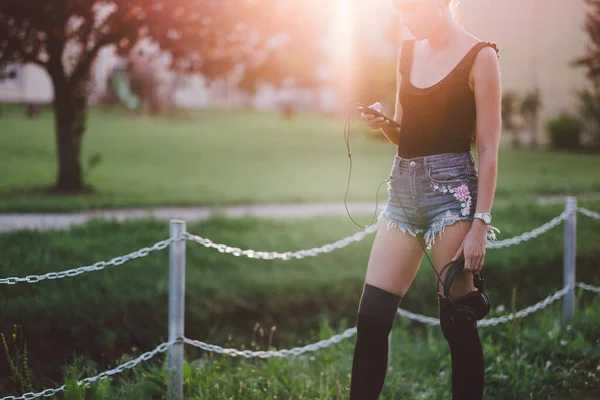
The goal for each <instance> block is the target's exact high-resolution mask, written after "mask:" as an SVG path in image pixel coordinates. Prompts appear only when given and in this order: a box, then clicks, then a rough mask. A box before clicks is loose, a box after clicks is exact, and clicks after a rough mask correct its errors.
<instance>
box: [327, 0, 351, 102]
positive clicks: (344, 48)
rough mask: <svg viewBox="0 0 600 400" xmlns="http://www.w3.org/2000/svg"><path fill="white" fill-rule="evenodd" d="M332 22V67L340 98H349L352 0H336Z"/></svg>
mask: <svg viewBox="0 0 600 400" xmlns="http://www.w3.org/2000/svg"><path fill="white" fill-rule="evenodd" d="M335 10H336V13H335V19H334V22H333V39H334V40H333V49H332V57H333V68H334V76H335V80H336V83H337V85H339V90H340V94H341V96H342V97H341V98H342V99H348V98H351V94H352V78H353V65H354V61H353V60H354V30H355V13H354V10H355V8H354V0H336V8H335Z"/></svg>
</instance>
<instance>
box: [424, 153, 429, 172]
mask: <svg viewBox="0 0 600 400" xmlns="http://www.w3.org/2000/svg"><path fill="white" fill-rule="evenodd" d="M423 170H424V171H425V172H428V171H429V157H428V156H425V157H423Z"/></svg>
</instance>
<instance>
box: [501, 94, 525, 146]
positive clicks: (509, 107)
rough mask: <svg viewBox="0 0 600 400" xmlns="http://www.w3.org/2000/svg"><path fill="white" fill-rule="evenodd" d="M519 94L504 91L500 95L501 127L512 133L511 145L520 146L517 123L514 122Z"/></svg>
mask: <svg viewBox="0 0 600 400" xmlns="http://www.w3.org/2000/svg"><path fill="white" fill-rule="evenodd" d="M518 102H519V96H518V95H517V93H515V92H511V91H505V92H504V94H503V95H502V106H501V108H502V127H503V128H504V129H505V130H506V131H508V132H510V134H511V135H512V146H513V147H514V148H519V147H521V140H520V138H519V129H520V127H519V124H518V123H516V122H515V116H516V113H517V107H518Z"/></svg>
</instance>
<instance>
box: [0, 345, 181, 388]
mask: <svg viewBox="0 0 600 400" xmlns="http://www.w3.org/2000/svg"><path fill="white" fill-rule="evenodd" d="M177 342H178V340H172V341H170V342H165V343H162V344H160V345H158V346H157V347H156V348H155V349H154V350H152V351H148V352H146V353H144V354H142V355H140V356H139V357H137V358H135V359H133V360H130V361H127V362H126V363H124V364H121V365H119V366H118V367H116V368H113V369H111V370H109V371H104V372H102V373H100V374H98V375H96V376H93V377H91V378H85V379H82V380H80V381H78V382H77V385H78V386H81V385H82V384H85V385H86V386H89V385H90V384H91V383H93V382H95V381H97V380H99V379H100V380H102V379H106V378H108V377H109V376H112V375H115V374H118V373H121V372H123V371H125V370H127V369H131V368H133V367H135V366H136V365H138V364H139V363H140V362H142V361H147V360H149V359H151V358H152V357H154V356H155V355H156V354H157V353H162V352H164V351H166V350H167V349H168V348H169V347H171V346H172V345H174V344H175V343H177ZM64 390H65V385H62V386H61V387H59V388H56V389H46V390H44V391H41V392H39V393H33V392H28V393H25V394H23V395H22V396H20V397H15V396H8V397H3V398H1V399H0V400H26V399H37V398H38V397H42V396H44V397H50V396H53V395H55V394H56V393H58V392H62V391H64Z"/></svg>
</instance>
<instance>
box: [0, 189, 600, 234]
mask: <svg viewBox="0 0 600 400" xmlns="http://www.w3.org/2000/svg"><path fill="white" fill-rule="evenodd" d="M578 199H581V200H584V199H585V200H591V199H597V200H600V193H596V194H590V195H585V196H583V195H582V196H578ZM563 202H564V196H543V197H539V198H538V200H537V203H538V204H559V203H563ZM503 204H506V202H503V201H502V199H497V200H495V201H494V207H502V205H503ZM384 205H385V202H384V201H381V200H380V202H379V208H378V211H381V210H382V209H383V207H384ZM348 209H349V210H350V213H351V214H352V216H353V217H354V216H355V215H360V216H361V217H362V218H367V219H368V218H369V216H372V215H373V212H374V210H375V202H361V203H348ZM214 213H221V214H224V215H226V216H228V217H233V218H235V217H241V216H245V215H252V216H256V217H263V218H296V217H314V216H319V215H347V214H346V209H345V207H344V203H343V202H342V201H340V202H335V203H310V204H305V203H299V204H260V205H247V206H231V207H197V208H151V209H122V210H95V211H84V212H76V213H39V214H38V213H24V214H16V213H9V214H0V232H8V231H12V230H18V229H40V230H49V229H66V228H68V227H70V226H71V225H77V224H83V223H85V222H87V221H89V220H90V219H92V218H103V219H108V220H117V221H123V220H126V219H138V218H148V217H154V218H157V219H162V220H169V219H183V220H185V221H187V222H194V221H201V220H205V219H208V218H210V217H211V216H212V215H213V214H214ZM369 221H370V219H369ZM367 222H368V221H365V222H361V223H364V224H366V223H367Z"/></svg>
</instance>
